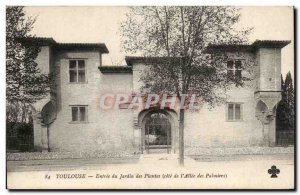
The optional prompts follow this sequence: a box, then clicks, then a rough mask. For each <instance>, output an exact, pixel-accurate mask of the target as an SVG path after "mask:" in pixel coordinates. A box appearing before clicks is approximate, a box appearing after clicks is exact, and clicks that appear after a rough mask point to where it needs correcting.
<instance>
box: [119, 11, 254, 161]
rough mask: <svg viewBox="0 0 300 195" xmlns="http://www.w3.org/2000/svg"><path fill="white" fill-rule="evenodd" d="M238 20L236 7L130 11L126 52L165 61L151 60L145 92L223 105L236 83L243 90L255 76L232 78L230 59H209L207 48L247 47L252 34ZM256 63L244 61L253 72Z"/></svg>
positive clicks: (217, 54) (124, 29)
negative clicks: (249, 36)
mask: <svg viewBox="0 0 300 195" xmlns="http://www.w3.org/2000/svg"><path fill="white" fill-rule="evenodd" d="M239 18H240V14H239V10H238V9H236V8H233V7H216V6H214V7H179V6H171V7H166V6H164V7H153V6H152V7H131V9H130V12H129V13H128V15H127V21H125V22H124V23H123V24H122V26H121V30H122V32H123V33H122V37H123V47H124V49H125V50H126V51H127V52H131V53H134V54H141V55H143V56H146V57H149V56H155V57H160V58H158V60H154V61H153V59H155V58H148V59H151V62H149V63H148V64H149V66H147V69H146V70H144V71H143V73H142V75H141V81H142V82H143V84H144V85H143V87H142V88H141V92H142V93H149V92H150V93H156V94H163V93H164V94H173V95H174V94H175V95H176V96H177V98H178V99H179V100H180V101H181V97H182V96H183V95H191V94H194V95H196V96H197V99H198V100H200V101H201V102H202V103H209V104H210V105H215V103H218V102H223V101H224V100H225V99H226V95H225V93H222V92H224V91H226V89H227V88H228V87H230V86H232V84H233V83H234V84H236V85H238V86H242V85H243V83H244V81H245V80H248V79H251V74H249V75H248V77H246V76H245V77H244V75H243V76H241V77H231V78H230V77H228V75H227V64H226V63H225V62H226V61H227V59H228V58H230V57H231V56H228V55H227V54H226V53H225V52H224V51H219V52H214V54H213V55H210V54H208V52H207V51H206V48H207V46H208V45H209V44H221V43H222V44H235V45H237V44H241V43H245V42H246V41H247V35H248V34H249V33H250V31H251V29H244V30H243V29H242V30H237V28H236V24H237V23H238V21H239ZM239 55H244V54H243V53H240V54H239ZM145 59H147V58H145ZM246 59H251V58H246ZM254 63H255V62H254V61H252V62H251V60H250V61H249V62H245V63H244V64H243V67H242V68H244V70H249V68H248V66H252V65H253V64H254ZM249 73H250V72H249ZM219 88H223V89H225V90H218V89H219ZM224 95H225V96H224ZM184 112H185V111H184V109H183V108H181V109H180V112H179V163H180V165H183V164H184Z"/></svg>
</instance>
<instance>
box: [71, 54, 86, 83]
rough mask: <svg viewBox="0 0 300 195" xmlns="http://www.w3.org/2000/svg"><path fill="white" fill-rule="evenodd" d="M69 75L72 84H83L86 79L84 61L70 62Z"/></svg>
mask: <svg viewBox="0 0 300 195" xmlns="http://www.w3.org/2000/svg"><path fill="white" fill-rule="evenodd" d="M69 73H70V82H71V83H83V82H86V79H85V61H84V60H70V61H69Z"/></svg>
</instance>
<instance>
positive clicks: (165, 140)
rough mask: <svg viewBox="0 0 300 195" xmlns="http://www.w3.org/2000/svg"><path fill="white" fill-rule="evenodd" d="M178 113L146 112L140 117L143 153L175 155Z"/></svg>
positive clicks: (163, 111)
mask: <svg viewBox="0 0 300 195" xmlns="http://www.w3.org/2000/svg"><path fill="white" fill-rule="evenodd" d="M175 114H176V113H175V112H172V111H166V110H144V111H142V112H141V113H140V115H139V121H140V125H141V134H140V135H141V142H140V143H141V148H140V149H141V152H142V153H148V154H149V153H174V152H175V147H176V145H177V144H176V143H177V142H176V137H177V136H176V133H177V131H176V125H175V121H174V115H175Z"/></svg>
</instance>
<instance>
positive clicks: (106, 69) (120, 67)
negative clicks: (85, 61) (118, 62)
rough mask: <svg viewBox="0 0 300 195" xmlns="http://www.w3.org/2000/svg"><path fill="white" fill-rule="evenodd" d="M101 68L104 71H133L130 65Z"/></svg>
mask: <svg viewBox="0 0 300 195" xmlns="http://www.w3.org/2000/svg"><path fill="white" fill-rule="evenodd" d="M99 70H100V71H101V72H102V73H132V67H130V66H100V67H99Z"/></svg>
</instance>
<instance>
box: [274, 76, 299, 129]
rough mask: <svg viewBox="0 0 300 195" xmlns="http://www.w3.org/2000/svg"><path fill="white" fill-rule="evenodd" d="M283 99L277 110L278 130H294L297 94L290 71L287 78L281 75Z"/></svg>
mask: <svg viewBox="0 0 300 195" xmlns="http://www.w3.org/2000/svg"><path fill="white" fill-rule="evenodd" d="M281 91H282V92H281V95H282V99H281V101H280V102H279V103H278V106H277V110H276V129H277V131H281V132H282V131H294V129H295V126H294V125H295V121H294V120H295V105H294V103H295V102H294V101H295V94H294V86H293V80H292V76H291V73H290V72H288V73H287V75H286V78H285V80H283V78H282V75H281Z"/></svg>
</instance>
